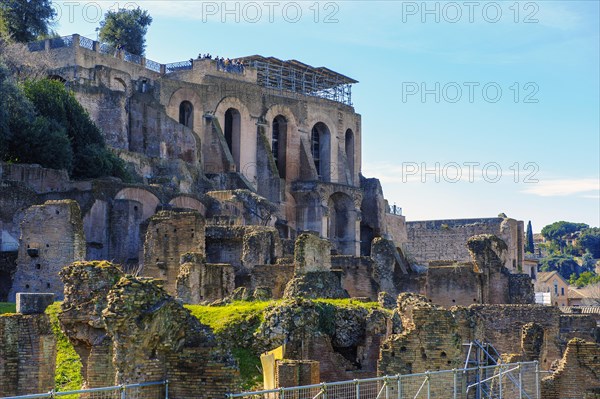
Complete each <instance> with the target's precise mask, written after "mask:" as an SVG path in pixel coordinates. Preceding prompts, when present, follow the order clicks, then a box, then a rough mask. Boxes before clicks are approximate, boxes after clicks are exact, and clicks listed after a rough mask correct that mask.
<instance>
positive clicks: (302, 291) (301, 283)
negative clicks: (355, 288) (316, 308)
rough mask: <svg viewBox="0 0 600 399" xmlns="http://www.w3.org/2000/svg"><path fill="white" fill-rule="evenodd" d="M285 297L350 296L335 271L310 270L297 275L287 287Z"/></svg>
mask: <svg viewBox="0 0 600 399" xmlns="http://www.w3.org/2000/svg"><path fill="white" fill-rule="evenodd" d="M283 297H284V298H296V297H302V298H312V299H316V298H349V297H350V295H348V292H347V291H346V290H345V289H343V288H342V284H341V280H340V275H339V274H338V273H333V272H310V273H306V274H303V275H296V277H294V278H293V279H291V280H290V282H289V283H288V284H287V286H286V287H285V291H284V293H283Z"/></svg>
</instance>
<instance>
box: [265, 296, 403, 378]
mask: <svg viewBox="0 0 600 399" xmlns="http://www.w3.org/2000/svg"><path fill="white" fill-rule="evenodd" d="M390 323H391V320H390V315H389V313H387V312H386V311H384V310H381V309H372V310H368V309H365V308H364V307H360V306H352V307H350V308H344V307H334V306H332V305H328V304H317V303H315V302H312V301H307V300H303V299H293V300H288V301H284V302H283V303H281V304H279V305H277V306H275V307H273V308H271V309H269V310H268V311H267V312H265V314H264V321H263V322H262V323H261V325H260V326H259V329H258V331H257V332H256V334H255V341H254V343H255V347H256V350H257V351H259V352H262V351H265V350H270V349H273V348H276V347H278V346H280V345H281V344H283V343H284V342H286V352H285V358H286V359H295V360H300V359H304V360H306V359H310V360H318V361H319V362H320V372H321V378H322V379H323V380H327V381H335V380H345V379H350V378H358V377H370V376H374V375H375V371H376V370H375V364H376V361H377V357H378V356H379V351H378V348H379V344H380V342H381V341H383V340H384V339H385V337H386V336H387V335H388V334H389V331H388V330H389V325H390Z"/></svg>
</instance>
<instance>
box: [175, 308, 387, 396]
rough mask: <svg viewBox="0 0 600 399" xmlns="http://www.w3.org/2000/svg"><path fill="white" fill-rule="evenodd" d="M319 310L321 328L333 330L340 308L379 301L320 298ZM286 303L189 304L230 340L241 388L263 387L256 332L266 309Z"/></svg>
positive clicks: (221, 337) (218, 334)
mask: <svg viewBox="0 0 600 399" xmlns="http://www.w3.org/2000/svg"><path fill="white" fill-rule="evenodd" d="M312 302H314V303H315V305H316V307H317V310H318V312H319V328H320V329H321V331H323V332H328V333H332V332H333V331H332V330H333V328H334V326H333V322H334V316H335V311H336V309H340V308H341V309H357V308H363V309H367V310H369V309H375V308H380V307H379V304H378V303H377V302H362V301H357V300H353V299H316V300H313V301H312ZM283 303H285V300H277V301H264V302H261V301H235V302H233V303H231V304H229V305H225V306H202V305H185V307H186V308H188V309H189V310H190V311H191V313H192V315H194V316H195V317H196V318H198V320H200V322H201V323H203V324H206V325H208V326H210V327H211V328H212V329H213V331H214V332H215V334H216V335H217V336H218V337H219V339H220V340H222V341H223V342H227V344H228V346H229V348H230V349H231V350H232V353H233V356H234V357H235V358H236V360H237V361H238V364H239V366H240V375H241V378H242V386H241V388H242V389H244V390H250V389H253V388H257V387H258V388H260V384H261V383H262V372H261V369H260V365H261V363H260V354H259V353H255V351H254V350H253V349H252V343H253V339H254V338H253V334H254V333H255V332H256V331H257V329H258V327H259V325H260V323H261V322H263V321H264V312H265V311H266V310H268V309H270V308H272V307H275V306H278V305H281V304H283Z"/></svg>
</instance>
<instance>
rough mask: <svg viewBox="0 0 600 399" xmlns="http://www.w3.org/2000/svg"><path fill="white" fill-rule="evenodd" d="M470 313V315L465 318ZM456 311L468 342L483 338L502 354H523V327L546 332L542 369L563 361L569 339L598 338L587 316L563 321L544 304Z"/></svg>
mask: <svg viewBox="0 0 600 399" xmlns="http://www.w3.org/2000/svg"><path fill="white" fill-rule="evenodd" d="M466 314H468V316H465V315H466ZM466 314H465V313H462V312H461V311H457V313H456V317H457V319H458V320H459V324H460V325H461V326H462V327H461V332H460V334H461V336H462V337H463V339H464V340H465V341H471V340H472V339H480V340H485V341H487V342H490V343H492V344H493V345H494V347H495V348H496V350H497V351H498V352H499V353H516V354H520V353H522V349H523V348H522V347H521V343H520V341H519V340H518V339H515V337H521V334H522V332H523V327H524V326H525V325H526V324H528V323H535V324H536V325H539V326H540V327H541V328H542V329H543V344H542V347H541V350H540V357H539V361H540V367H541V368H542V369H544V370H548V369H549V368H550V366H551V365H552V362H554V361H555V360H557V359H560V358H561V356H562V354H563V351H564V348H565V345H566V342H567V341H568V339H570V338H572V337H574V336H576V337H580V338H584V339H587V340H592V341H594V340H595V339H596V328H595V323H594V321H593V320H591V318H588V317H586V316H583V317H581V318H580V319H577V320H574V321H571V322H569V321H566V320H561V318H562V317H563V315H562V313H561V312H560V310H559V309H558V308H557V307H554V306H543V305H472V306H470V307H469V308H467V313H466Z"/></svg>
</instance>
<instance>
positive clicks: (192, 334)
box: [59, 262, 237, 398]
mask: <svg viewBox="0 0 600 399" xmlns="http://www.w3.org/2000/svg"><path fill="white" fill-rule="evenodd" d="M61 277H62V279H63V280H64V283H65V300H64V302H63V304H62V306H61V307H62V313H61V314H60V316H59V319H60V323H61V327H62V328H63V331H64V332H65V334H66V335H67V337H68V338H69V340H70V341H71V343H72V344H73V346H74V347H75V350H76V351H77V352H78V354H79V355H80V357H81V361H82V365H83V367H82V371H83V379H84V386H86V387H101V386H110V385H114V384H122V383H133V382H143V381H147V382H150V381H161V380H166V379H168V380H170V381H172V383H171V385H170V386H169V390H170V394H171V395H173V397H180V398H188V397H204V398H210V397H217V396H220V395H223V394H224V393H225V392H227V391H229V390H231V389H233V387H234V386H235V381H236V378H237V370H236V366H235V363H234V362H233V360H232V358H231V355H230V354H229V353H228V352H227V350H225V349H223V348H220V347H218V346H217V344H216V342H215V338H214V335H213V334H212V331H211V330H210V329H209V328H208V327H207V326H205V325H202V324H201V323H200V322H198V320H197V319H196V318H194V317H193V316H192V315H191V314H190V313H189V311H188V310H186V309H184V308H183V307H182V306H181V304H179V303H178V302H177V301H175V300H174V298H172V297H170V296H169V295H168V294H167V293H166V292H165V291H164V290H163V289H162V288H160V287H159V286H158V285H156V284H155V283H154V282H153V281H152V280H148V279H138V278H135V277H132V276H131V275H125V274H124V273H123V272H122V271H121V270H120V269H119V268H117V267H116V266H114V265H112V264H110V263H108V262H76V263H73V264H72V265H69V266H67V267H65V268H64V269H63V270H62V271H61ZM200 381H204V382H206V388H205V389H203V390H202V392H201V393H199V392H198V391H197V386H198V384H199V383H200Z"/></svg>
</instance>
